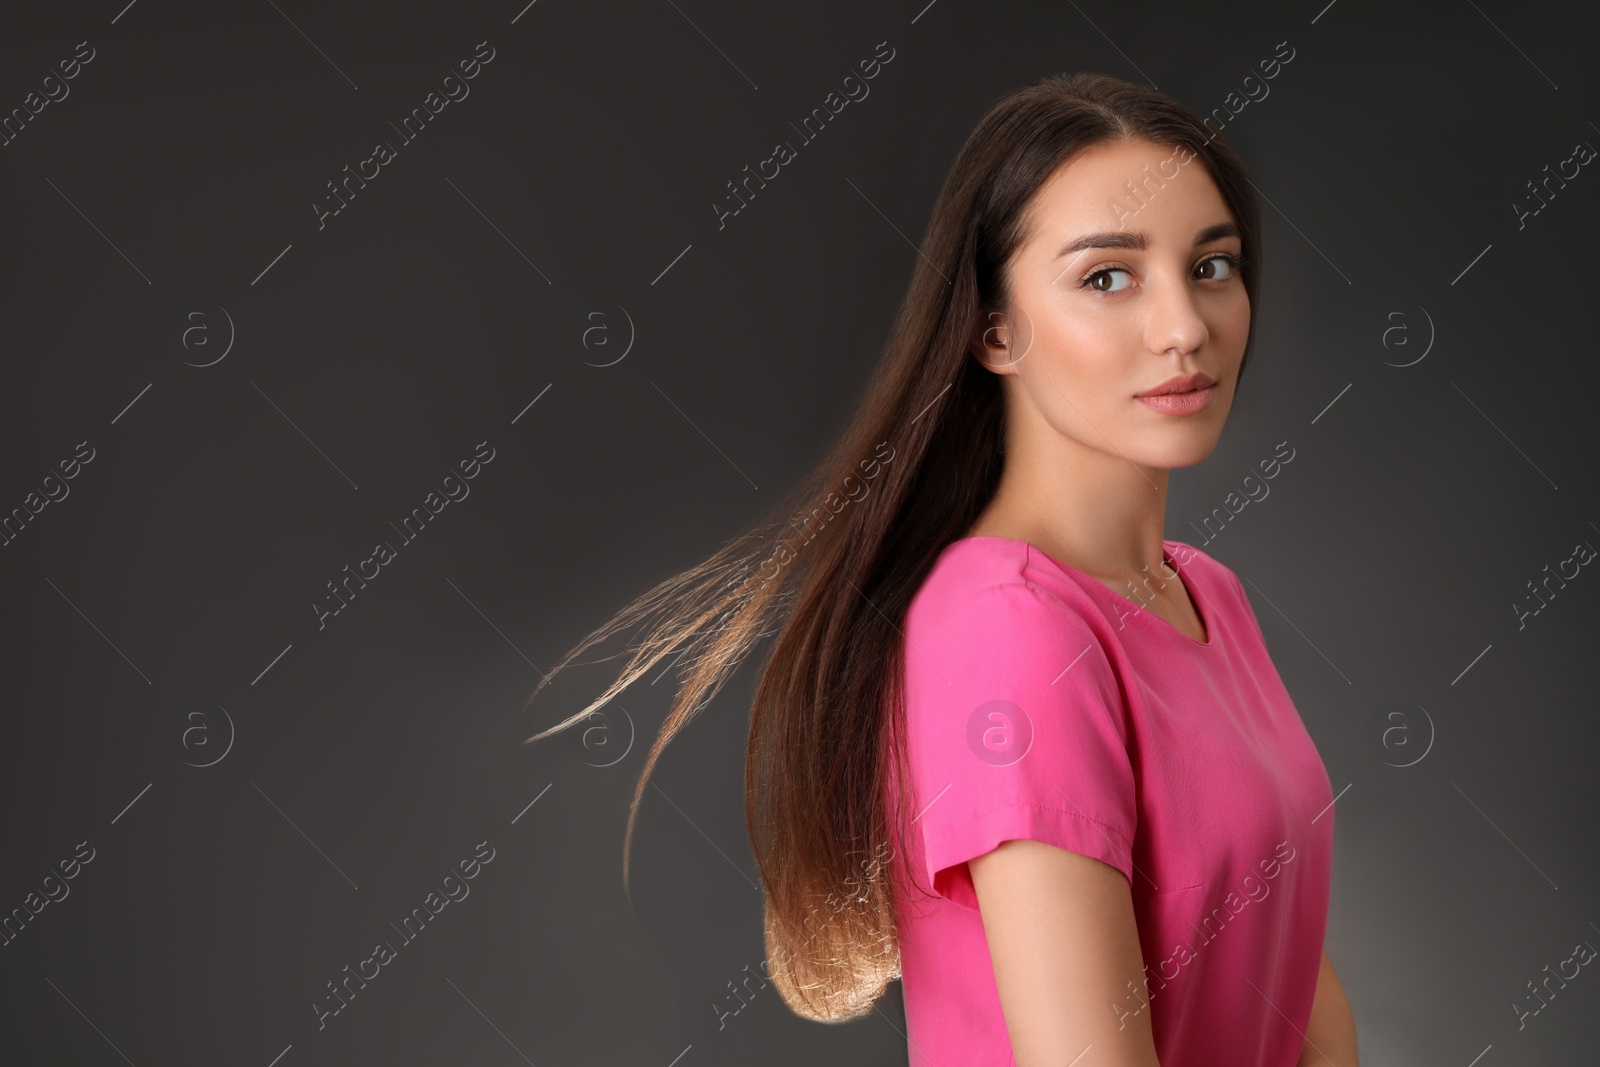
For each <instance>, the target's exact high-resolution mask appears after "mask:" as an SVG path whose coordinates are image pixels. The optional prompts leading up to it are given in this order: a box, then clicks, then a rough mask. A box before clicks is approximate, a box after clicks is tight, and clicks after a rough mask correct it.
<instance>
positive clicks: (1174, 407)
mask: <svg viewBox="0 0 1600 1067" xmlns="http://www.w3.org/2000/svg"><path fill="white" fill-rule="evenodd" d="M1216 396H1217V386H1216V383H1215V382H1213V383H1212V384H1210V385H1208V386H1206V387H1205V388H1203V389H1191V390H1189V391H1188V392H1186V393H1157V394H1155V395H1154V396H1139V397H1134V399H1135V400H1137V401H1139V402H1140V403H1141V404H1144V405H1146V406H1148V407H1151V408H1154V409H1155V410H1157V411H1159V412H1162V413H1163V414H1166V415H1193V414H1194V413H1195V412H1198V411H1204V410H1205V409H1206V408H1208V407H1210V406H1211V402H1212V401H1213V400H1215V399H1216Z"/></svg>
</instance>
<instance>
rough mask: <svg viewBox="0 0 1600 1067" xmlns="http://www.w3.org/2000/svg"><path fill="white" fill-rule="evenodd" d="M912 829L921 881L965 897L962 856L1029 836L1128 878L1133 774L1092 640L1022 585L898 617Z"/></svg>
mask: <svg viewBox="0 0 1600 1067" xmlns="http://www.w3.org/2000/svg"><path fill="white" fill-rule="evenodd" d="M906 638H907V647H906V727H907V757H908V765H909V769H910V773H911V775H912V780H913V785H914V795H915V796H916V799H917V811H916V812H915V813H914V822H913V824H912V826H913V830H915V831H916V832H918V833H919V834H920V837H921V840H922V844H923V859H924V862H925V865H926V869H927V875H928V878H929V879H930V881H931V884H932V885H933V887H934V890H935V891H936V892H937V893H938V894H939V895H940V896H942V897H944V898H946V899H948V900H951V901H953V902H955V903H957V904H962V905H965V906H966V907H969V908H976V907H977V906H978V902H977V895H976V893H975V891H974V890H973V887H972V879H971V876H970V874H969V873H968V870H967V867H966V861H967V860H969V859H973V858H975V857H977V856H981V855H983V854H984V853H986V852H989V851H990V850H992V849H994V848H995V847H996V846H998V845H999V844H1000V843H1001V842H1002V841H1007V840H1012V839H1019V838H1021V839H1030V840H1035V841H1043V842H1045V843H1047V844H1051V845H1055V846H1057V847H1059V848H1063V849H1067V850H1069V851H1072V852H1077V853H1081V854H1083V855H1085V856H1092V857H1094V858H1095V859H1098V860H1101V861H1103V862H1105V863H1107V864H1109V865H1111V866H1112V867H1115V868H1116V869H1117V870H1119V871H1121V872H1122V874H1123V876H1124V877H1126V878H1129V880H1130V881H1131V880H1132V867H1133V857H1132V853H1131V851H1130V850H1131V846H1132V843H1133V835H1134V830H1135V826H1136V806H1135V779H1134V772H1133V766H1132V761H1131V760H1130V758H1129V754H1128V737H1127V735H1126V730H1127V727H1126V723H1127V721H1128V720H1127V716H1126V714H1125V708H1124V705H1123V697H1122V687H1121V685H1120V684H1119V682H1118V679H1117V676H1116V674H1115V673H1114V672H1113V670H1112V666H1111V661H1110V659H1109V658H1108V656H1107V654H1106V651H1105V648H1104V646H1103V645H1102V644H1101V638H1099V637H1098V636H1096V633H1095V631H1094V630H1093V629H1092V628H1091V627H1090V625H1089V623H1088V621H1087V620H1086V619H1085V618H1084V617H1083V616H1082V615H1080V614H1079V613H1078V611H1077V610H1076V609H1075V608H1074V607H1073V606H1072V605H1070V604H1069V603H1067V602H1065V601H1064V600H1062V599H1061V598H1060V597H1059V596H1056V595H1053V594H1051V593H1049V592H1047V591H1044V590H1041V589H1040V588H1039V587H1037V586H1035V585H1032V584H1030V583H1028V582H1026V581H1019V582H1007V583H1003V584H996V585H990V586H987V587H985V588H981V589H977V590H973V591H970V592H965V593H962V594H960V595H958V596H948V597H943V598H940V599H939V600H937V601H936V602H935V603H932V604H923V605H919V612H918V613H917V614H915V615H913V616H912V617H910V618H908V620H907V632H906Z"/></svg>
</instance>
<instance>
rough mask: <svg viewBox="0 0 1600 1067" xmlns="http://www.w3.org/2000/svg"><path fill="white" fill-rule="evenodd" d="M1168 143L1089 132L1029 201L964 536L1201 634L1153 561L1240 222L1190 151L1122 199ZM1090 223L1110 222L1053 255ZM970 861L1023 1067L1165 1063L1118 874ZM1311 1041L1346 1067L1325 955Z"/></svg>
mask: <svg viewBox="0 0 1600 1067" xmlns="http://www.w3.org/2000/svg"><path fill="white" fill-rule="evenodd" d="M1173 151H1174V150H1173V149H1171V148H1168V147H1165V146H1161V145H1155V144H1152V143H1150V142H1147V141H1140V140H1130V141H1113V142H1106V143H1102V144H1099V145H1096V146H1094V147H1093V148H1090V149H1087V150H1085V151H1083V152H1081V153H1079V154H1078V155H1077V156H1076V157H1074V158H1073V159H1072V160H1071V161H1069V162H1068V163H1067V164H1065V165H1064V166H1062V167H1061V168H1060V169H1059V170H1058V171H1057V172H1056V174H1054V175H1053V176H1052V177H1051V178H1050V179H1049V180H1048V181H1047V182H1046V183H1045V184H1044V185H1042V186H1041V187H1040V189H1039V191H1038V193H1037V194H1036V195H1035V197H1034V199H1033V202H1032V203H1031V204H1030V207H1029V220H1030V229H1029V234H1028V237H1027V239H1026V240H1025V241H1024V243H1023V244H1022V245H1021V246H1020V247H1019V248H1018V250H1017V253H1016V255H1015V256H1014V257H1013V258H1012V260H1011V262H1010V263H1009V264H1008V269H1007V276H1008V278H1009V279H1010V282H1011V305H1010V307H1008V308H1005V309H993V310H992V311H990V312H989V313H988V314H986V315H984V316H983V317H982V321H980V322H978V323H977V324H976V325H975V327H974V330H973V338H972V345H971V351H972V354H973V356H974V357H975V358H977V359H978V360H979V361H980V362H981V363H982V364H983V365H984V366H985V367H986V368H987V369H989V370H991V371H993V372H994V373H996V374H999V375H1001V376H1002V388H1003V389H1004V390H1005V398H1006V399H1005V403H1006V408H1007V420H1006V421H1007V433H1006V460H1005V468H1004V471H1003V473H1002V474H1001V478H1000V486H999V488H998V490H997V491H996V494H995V497H994V499H993V501H991V503H990V505H989V507H988V508H986V509H985V511H984V513H983V514H982V515H981V516H980V517H979V519H978V521H977V523H975V524H974V526H973V527H972V528H971V529H970V530H969V531H968V533H969V535H993V536H999V537H1010V538H1015V539H1018V540H1024V541H1028V542H1030V543H1031V544H1033V545H1035V546H1036V547H1038V548H1039V549H1040V550H1042V551H1044V552H1045V553H1047V554H1049V555H1051V556H1054V557H1055V558H1057V559H1060V560H1062V561H1063V562H1065V563H1068V564H1069V565H1071V566H1073V567H1076V568H1078V569H1079V570H1082V571H1084V572H1085V573H1087V574H1090V575H1092V576H1093V577H1095V578H1096V579H1097V580H1098V581H1100V582H1102V583H1104V584H1105V585H1106V586H1107V587H1108V588H1110V589H1112V590H1113V591H1115V592H1117V593H1119V594H1122V595H1123V596H1128V595H1129V590H1128V588H1127V586H1126V584H1125V583H1127V582H1133V583H1134V585H1135V587H1137V588H1138V589H1139V590H1140V593H1139V599H1140V600H1141V601H1143V602H1144V603H1145V610H1148V611H1153V612H1155V613H1156V614H1157V615H1158V616H1160V617H1162V618H1165V619H1166V620H1167V621H1168V622H1170V623H1172V625H1174V626H1176V627H1177V628H1178V629H1180V630H1182V631H1183V632H1185V633H1188V634H1189V635H1190V636H1192V637H1194V638H1195V639H1196V640H1202V639H1204V637H1205V634H1204V631H1203V628H1202V626H1201V620H1200V617H1199V615H1198V613H1197V612H1196V611H1195V609H1194V605H1193V603H1192V602H1191V601H1190V599H1189V595H1188V591H1187V590H1186V589H1185V588H1184V585H1183V583H1182V582H1181V581H1177V580H1175V579H1174V577H1173V575H1172V573H1171V571H1170V570H1169V569H1168V568H1166V567H1165V566H1164V565H1163V564H1162V558H1163V550H1164V546H1163V544H1162V536H1163V531H1164V524H1165V518H1166V499H1167V482H1168V474H1169V472H1170V470H1171V469H1172V468H1173V467H1185V466H1192V465H1193V464H1196V463H1199V462H1200V461H1201V460H1203V459H1205V458H1206V457H1207V456H1208V455H1210V454H1211V452H1212V450H1213V449H1214V448H1215V447H1216V444H1217V440H1218V438H1220V437H1221V435H1222V428H1223V425H1224V424H1225V423H1226V421H1227V417H1228V412H1229V410H1230V409H1231V407H1232V403H1233V396H1234V388H1235V386H1236V384H1237V380H1238V374H1239V364H1240V362H1241V360H1242V359H1243V355H1244V346H1245V341H1246V339H1247V338H1248V335H1249V327H1250V302H1249V296H1248V294H1247V293H1246V292H1245V289H1244V284H1243V279H1242V278H1241V277H1240V276H1239V274H1238V272H1237V270H1236V269H1235V266H1234V262H1233V261H1234V260H1235V259H1237V257H1238V256H1240V255H1241V253H1242V246H1241V242H1240V239H1239V236H1238V234H1237V232H1236V231H1234V232H1229V231H1228V230H1226V229H1223V230H1219V229H1217V227H1219V226H1223V225H1225V224H1229V223H1235V222H1236V220H1235V219H1234V218H1233V216H1232V213H1231V212H1230V211H1229V210H1228V207H1227V203H1226V202H1225V201H1224V200H1223V199H1222V195H1221V194H1220V193H1219V192H1218V191H1217V188H1216V185H1215V183H1213V182H1212V180H1211V178H1210V175H1209V174H1208V173H1207V172H1206V171H1205V170H1204V166H1203V164H1201V163H1200V161H1199V160H1195V159H1190V160H1189V161H1188V162H1187V163H1185V164H1184V165H1182V166H1181V167H1177V168H1176V169H1177V170H1178V174H1177V176H1176V177H1174V178H1171V179H1168V180H1167V181H1166V184H1165V185H1163V186H1161V187H1159V188H1155V187H1154V186H1152V187H1151V188H1152V190H1153V191H1152V192H1151V193H1149V194H1147V199H1146V201H1145V202H1144V203H1143V204H1142V206H1141V205H1139V204H1138V203H1136V202H1134V201H1132V200H1131V199H1130V198H1129V196H1128V193H1127V191H1126V189H1125V188H1124V183H1125V182H1129V181H1131V182H1133V183H1134V184H1135V185H1136V186H1137V185H1139V184H1140V183H1141V181H1142V180H1143V178H1144V174H1145V173H1146V172H1144V171H1142V168H1144V167H1145V166H1146V165H1148V167H1149V169H1150V171H1152V172H1156V173H1161V174H1170V173H1172V171H1173V170H1174V169H1175V168H1174V165H1173V163H1172V162H1167V163H1166V164H1165V168H1164V170H1163V169H1158V168H1160V167H1161V165H1162V163H1163V161H1168V160H1171V159H1172V158H1173ZM1114 202H1120V203H1121V204H1122V205H1123V209H1122V210H1121V211H1118V210H1116V209H1114V208H1113V206H1112V205H1113V203H1114ZM1131 208H1137V210H1136V211H1133V212H1132V213H1131V214H1130V213H1129V210H1130V209H1131ZM1089 234H1107V235H1110V236H1108V237H1107V238H1105V239H1103V240H1102V241H1097V242H1095V245H1094V246H1093V247H1086V248H1080V249H1077V250H1074V251H1070V252H1067V253H1066V254H1064V255H1063V254H1060V253H1061V250H1062V248H1063V247H1064V246H1066V245H1068V244H1069V243H1070V242H1074V241H1077V240H1078V239H1079V238H1082V237H1084V236H1086V235H1089ZM1141 244H1142V245H1143V247H1138V245H1141ZM1196 371H1200V372H1203V373H1205V374H1208V375H1210V376H1211V377H1213V378H1215V379H1216V381H1217V389H1216V396H1215V398H1214V399H1213V401H1212V403H1211V405H1210V407H1208V408H1207V409H1206V410H1204V411H1201V412H1197V413H1195V414H1192V415H1171V414H1167V413H1164V412H1160V411H1155V410H1152V409H1151V408H1150V407H1149V406H1147V405H1145V404H1143V403H1142V402H1140V401H1139V400H1137V399H1135V395H1136V394H1138V393H1140V392H1143V391H1145V390H1147V389H1150V388H1153V387H1154V386H1157V385H1159V384H1160V383H1162V382H1164V381H1166V380H1167V379H1169V378H1172V377H1175V376H1177V375H1187V374H1192V373H1194V372H1196ZM1180 563H1181V561H1180ZM967 868H968V872H969V873H970V875H971V877H972V884H973V887H974V890H975V891H976V894H977V898H978V909H979V912H980V914H981V915H982V918H983V925H984V933H985V936H986V938H987V940H988V942H989V952H990V957H991V961H992V963H993V966H994V972H995V984H996V988H997V991H998V993H999V997H1000V1005H1001V1010H1002V1012H1003V1013H1004V1015H1005V1020H1006V1029H1007V1031H1008V1033H1009V1035H1010V1038H1011V1045H1012V1049H1013V1051H1014V1053H1015V1055H1016V1062H1017V1064H1018V1067H1067V1065H1068V1064H1071V1063H1073V1062H1074V1060H1075V1059H1076V1058H1077V1057H1078V1056H1079V1055H1080V1054H1084V1053H1087V1054H1086V1055H1084V1056H1083V1059H1082V1060H1079V1061H1078V1063H1079V1064H1081V1065H1084V1067H1087V1065H1089V1064H1093V1065H1094V1067H1152V1065H1155V1064H1157V1062H1158V1061H1157V1058H1156V1052H1155V1043H1154V1039H1153V1036H1152V1033H1151V1029H1150V1010H1149V1008H1145V1009H1144V1010H1138V1011H1133V1010H1132V1009H1135V1008H1137V1007H1138V1004H1139V1001H1140V1000H1142V999H1144V997H1143V994H1144V965H1143V960H1142V957H1141V953H1140V947H1139V932H1138V926H1137V923H1136V921H1135V917H1134V911H1133V899H1132V888H1131V886H1130V885H1129V883H1128V880H1127V879H1126V878H1125V877H1123V875H1122V872H1121V871H1119V870H1117V869H1116V868H1115V867H1112V866H1110V865H1109V864H1106V863H1104V862H1102V861H1100V860H1098V859H1094V858H1092V857H1089V856H1084V855H1080V854H1078V853H1075V852H1071V851H1068V850H1066V849H1061V848H1058V847H1056V846H1054V845H1047V844H1045V843H1043V842H1040V841H1029V840H1012V841H1005V842H1003V843H1001V844H1000V845H999V847H997V848H995V849H993V850H992V851H990V852H988V853H985V854H984V855H982V856H978V857H976V858H974V859H972V860H970V861H968V864H967ZM1130 982H1131V983H1133V985H1132V987H1131V988H1130V986H1129V984H1128V983H1130ZM1305 1036H1306V1039H1307V1040H1306V1043H1305V1045H1304V1046H1303V1049H1302V1054H1301V1058H1300V1061H1299V1064H1298V1065H1297V1067H1311V1065H1312V1064H1316V1065H1319V1067H1357V1060H1356V1037H1355V1020H1354V1017H1353V1015H1352V1014H1351V1011H1350V1006H1349V1001H1348V1000H1347V999H1346V997H1345V994H1344V990H1343V987H1342V986H1340V984H1339V980H1338V977H1337V975H1335V974H1334V971H1333V965H1332V963H1331V961H1329V959H1328V956H1327V952H1326V950H1324V952H1323V959H1322V968H1321V972H1320V974H1319V978H1318V982H1317V992H1316V997H1315V1003H1314V1005H1313V1008H1312V1014H1311V1020H1310V1024H1309V1027H1308V1031H1307V1034H1306V1035H1305Z"/></svg>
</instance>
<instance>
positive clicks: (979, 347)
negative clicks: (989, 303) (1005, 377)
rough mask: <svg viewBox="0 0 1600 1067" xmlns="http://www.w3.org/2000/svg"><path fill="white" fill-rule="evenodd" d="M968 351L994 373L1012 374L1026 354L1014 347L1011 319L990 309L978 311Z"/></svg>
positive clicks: (1013, 331)
mask: <svg viewBox="0 0 1600 1067" xmlns="http://www.w3.org/2000/svg"><path fill="white" fill-rule="evenodd" d="M968 351H970V352H971V353H972V355H973V356H974V357H975V358H976V359H977V360H978V362H979V363H982V364H983V365H984V366H985V367H986V368H988V369H989V370H992V371H994V372H995V373H996V374H1012V373H1015V371H1014V368H1015V367H1016V365H1017V363H1018V362H1020V361H1021V359H1022V356H1023V355H1024V354H1025V353H1023V352H1021V351H1019V350H1018V348H1017V332H1016V331H1015V330H1013V329H1012V327H1011V317H1010V316H1009V315H1008V314H1007V313H1006V312H1004V311H1001V310H1000V309H998V308H990V307H985V308H982V309H981V310H980V311H979V312H978V319H977V321H976V322H975V323H973V327H972V337H971V340H970V343H969V345H968Z"/></svg>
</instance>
